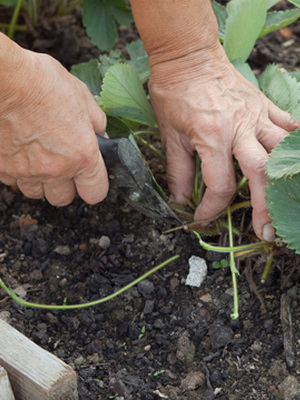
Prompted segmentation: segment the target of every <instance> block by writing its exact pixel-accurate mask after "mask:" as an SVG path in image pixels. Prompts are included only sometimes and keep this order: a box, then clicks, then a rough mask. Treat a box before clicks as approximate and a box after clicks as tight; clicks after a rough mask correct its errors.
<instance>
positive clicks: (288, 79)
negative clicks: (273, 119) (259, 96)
mask: <svg viewBox="0 0 300 400" xmlns="http://www.w3.org/2000/svg"><path fill="white" fill-rule="evenodd" d="M259 85H260V88H261V90H262V91H263V93H264V94H265V95H266V96H267V97H268V98H269V99H270V100H271V101H272V102H273V103H275V104H276V105H277V106H278V107H280V108H281V109H282V110H284V111H288V112H289V113H293V112H294V111H295V110H297V108H298V107H299V106H300V83H299V82H297V80H296V79H295V77H293V76H292V75H291V74H289V73H288V72H282V71H281V70H279V68H278V67H277V66H276V65H274V64H272V65H269V66H268V67H267V68H266V69H265V71H264V72H263V73H262V74H261V76H260V77H259Z"/></svg>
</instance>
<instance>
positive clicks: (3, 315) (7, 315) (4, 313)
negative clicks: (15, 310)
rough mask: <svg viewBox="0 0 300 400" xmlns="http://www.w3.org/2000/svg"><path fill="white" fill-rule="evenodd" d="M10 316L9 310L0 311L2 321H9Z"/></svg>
mask: <svg viewBox="0 0 300 400" xmlns="http://www.w3.org/2000/svg"><path fill="white" fill-rule="evenodd" d="M10 317H11V314H10V312H9V311H1V312H0V319H2V320H3V321H5V322H8V323H9V321H10Z"/></svg>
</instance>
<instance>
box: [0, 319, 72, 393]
mask: <svg viewBox="0 0 300 400" xmlns="http://www.w3.org/2000/svg"><path fill="white" fill-rule="evenodd" d="M0 365H2V366H3V367H4V368H5V369H6V371H7V373H8V376H9V379H10V382H11V385H12V388H13V391H14V394H15V398H16V400H77V399H78V392H77V376H76V373H75V371H74V370H73V369H72V368H71V367H70V366H69V365H67V364H65V363H64V362H63V361H61V360H60V359H59V358H57V357H55V356H54V355H53V354H51V353H49V352H47V351H46V350H44V349H42V348H41V347H39V346H38V345H36V344H35V343H34V342H32V341H31V340H29V339H28V338H27V337H26V336H24V335H23V334H21V333H20V332H19V331H17V330H16V329H14V328H13V327H12V326H10V325H9V324H8V323H6V322H4V321H3V320H0ZM0 398H1V399H2V397H1V396H0Z"/></svg>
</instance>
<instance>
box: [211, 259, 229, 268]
mask: <svg viewBox="0 0 300 400" xmlns="http://www.w3.org/2000/svg"><path fill="white" fill-rule="evenodd" d="M228 265H229V263H228V260H226V258H222V260H220V261H213V262H212V264H211V266H212V268H214V269H223V268H227V267H228Z"/></svg>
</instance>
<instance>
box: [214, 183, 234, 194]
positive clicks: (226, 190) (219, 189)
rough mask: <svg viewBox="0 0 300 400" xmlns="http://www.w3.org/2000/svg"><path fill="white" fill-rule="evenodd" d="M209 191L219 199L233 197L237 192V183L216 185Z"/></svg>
mask: <svg viewBox="0 0 300 400" xmlns="http://www.w3.org/2000/svg"><path fill="white" fill-rule="evenodd" d="M209 189H210V190H211V192H212V193H213V194H214V195H216V196H217V197H231V196H233V195H234V193H235V191H236V185H235V183H231V182H228V183H224V184H218V185H214V186H213V187H210V188H209Z"/></svg>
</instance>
